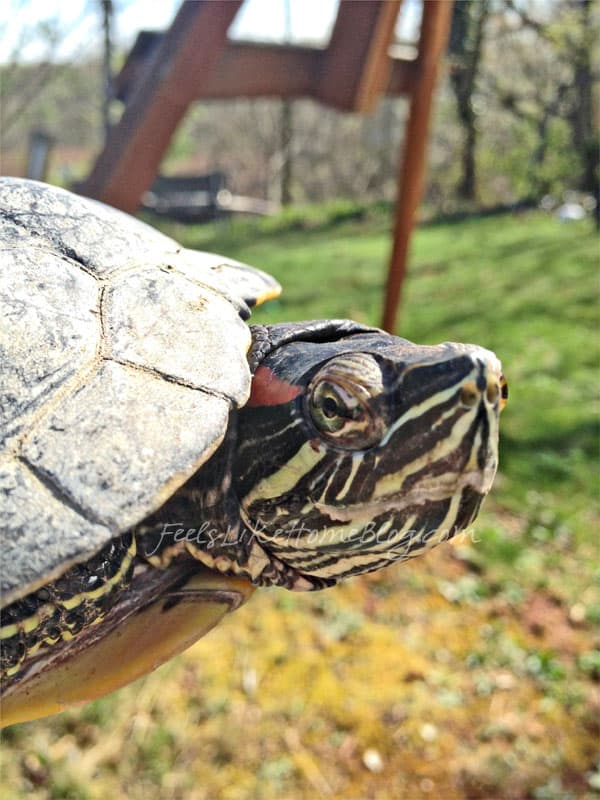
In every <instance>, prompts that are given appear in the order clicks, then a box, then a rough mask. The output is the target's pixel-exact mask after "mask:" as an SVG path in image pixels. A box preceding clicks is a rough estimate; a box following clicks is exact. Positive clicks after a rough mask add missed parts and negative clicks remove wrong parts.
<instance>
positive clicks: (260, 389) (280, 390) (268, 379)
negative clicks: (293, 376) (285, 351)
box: [247, 366, 302, 406]
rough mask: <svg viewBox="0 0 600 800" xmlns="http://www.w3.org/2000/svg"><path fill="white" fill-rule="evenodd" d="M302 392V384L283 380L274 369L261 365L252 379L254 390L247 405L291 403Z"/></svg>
mask: <svg viewBox="0 0 600 800" xmlns="http://www.w3.org/2000/svg"><path fill="white" fill-rule="evenodd" d="M301 393H302V387H301V386H295V385H294V384H293V383H287V382H286V381H282V380H281V379H280V378H278V377H277V375H275V373H274V372H273V370H271V369H269V368H268V367H263V366H260V367H259V368H258V369H257V370H256V373H255V374H254V378H253V379H252V391H251V393H250V399H249V400H248V403H247V405H249V406H278V405H281V404H282V403H289V402H290V400H293V399H294V397H298V395H299V394H301Z"/></svg>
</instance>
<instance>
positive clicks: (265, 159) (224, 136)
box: [0, 0, 600, 800]
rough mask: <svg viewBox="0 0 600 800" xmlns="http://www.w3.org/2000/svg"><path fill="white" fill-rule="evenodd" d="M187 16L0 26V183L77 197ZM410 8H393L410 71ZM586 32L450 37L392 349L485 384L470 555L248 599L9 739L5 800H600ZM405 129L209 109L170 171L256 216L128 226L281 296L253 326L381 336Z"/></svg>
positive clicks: (85, 14) (593, 162) (530, 9)
mask: <svg viewBox="0 0 600 800" xmlns="http://www.w3.org/2000/svg"><path fill="white" fill-rule="evenodd" d="M178 5H179V3H178V2H176V0H165V2H162V3H160V4H158V3H152V4H149V3H147V2H142V0H115V2H113V3H106V2H104V3H103V2H92V0H70V2H58V1H54V2H53V1H52V0H44V2H41V0H28V2H18V0H7V1H6V2H5V3H4V5H3V15H2V23H1V28H0V59H1V65H0V76H1V86H2V104H1V112H2V114H1V121H0V133H1V143H0V146H1V152H0V158H1V161H0V169H1V171H2V173H3V174H10V175H24V174H26V172H27V169H28V167H29V168H30V169H31V168H32V166H36V164H32V155H33V156H34V157H36V158H37V159H38V164H37V166H38V167H39V168H40V169H42V171H44V172H45V177H46V178H47V180H49V181H50V182H53V183H58V184H61V185H65V186H68V185H71V184H72V183H73V182H74V181H77V180H79V179H82V178H83V177H85V176H86V175H87V174H88V173H89V171H90V169H91V167H92V164H93V163H94V159H95V157H96V155H97V153H98V151H99V149H100V148H101V147H102V145H103V142H104V137H105V130H106V126H107V125H110V124H113V123H115V122H116V121H117V120H118V118H119V116H120V113H121V111H122V108H123V105H122V102H121V101H120V100H119V99H118V98H117V94H118V88H119V84H118V80H116V79H115V76H117V75H118V74H119V70H120V67H121V66H122V65H123V64H124V63H125V61H126V58H127V55H128V53H129V52H130V50H131V47H132V45H133V43H134V41H135V39H136V37H137V34H138V33H139V31H140V30H141V29H156V30H164V29H166V28H168V26H169V25H170V23H171V21H172V19H173V16H174V15H175V13H176V11H177V8H178ZM336 10H337V3H336V2H335V0H319V2H313V1H312V0H305V2H301V0H288V2H284V0H247V2H246V3H245V4H244V6H243V9H242V11H240V13H239V14H238V16H237V17H236V20H235V22H234V25H233V27H232V29H231V30H230V37H232V38H236V37H238V38H240V39H244V40H248V39H257V40H260V41H274V42H289V43H293V44H298V45H301V44H309V45H311V46H315V45H323V44H325V43H326V42H327V40H328V38H329V36H330V34H331V29H332V26H333V23H334V19H335V15H336ZM421 10H422V7H421V3H420V2H419V0H405V3H404V6H403V10H402V13H401V16H400V19H399V23H398V26H397V29H396V33H395V37H396V43H395V47H396V48H399V51H401V52H403V53H407V54H410V52H411V48H413V49H414V47H415V41H416V38H417V36H418V31H419V25H420V18H421ZM599 14H600V12H599V6H598V4H597V3H593V2H591V0H475V2H470V1H469V2H467V1H462V2H458V3H456V4H455V6H454V10H453V16H452V27H451V33H450V41H449V48H448V52H447V54H446V57H445V62H444V66H443V72H442V77H441V80H440V84H439V87H438V91H437V95H436V100H435V112H434V117H433V122H432V129H431V137H430V145H429V161H428V170H427V178H426V186H425V194H424V201H423V204H422V207H421V210H420V223H421V224H420V225H419V227H418V230H417V231H416V233H415V235H414V237H413V240H412V248H411V258H410V267H409V275H408V279H407V283H406V287H405V290H404V300H403V306H402V310H401V317H400V320H399V323H398V328H397V332H398V333H400V334H401V335H403V336H405V337H406V338H409V339H412V340H415V341H419V342H422V343H435V342H438V341H443V340H454V341H474V342H477V343H479V344H482V345H484V346H486V347H489V348H491V349H493V350H495V351H496V352H497V354H498V355H499V356H500V358H501V359H502V361H503V364H504V368H505V374H506V376H507V379H508V383H509V388H510V399H509V404H508V406H507V408H506V410H505V412H504V413H503V415H502V420H501V423H502V424H501V428H502V436H501V464H500V471H499V474H498V478H497V481H496V484H495V487H494V489H493V491H492V494H491V496H490V498H489V499H488V500H487V502H486V505H485V508H484V511H483V512H482V514H481V515H480V518H479V520H478V521H477V523H476V525H475V527H474V530H473V531H470V532H469V535H468V536H464V537H459V538H458V540H457V541H455V542H453V543H450V544H448V545H446V546H443V547H441V548H438V549H437V550H436V551H435V552H433V553H431V554H430V555H428V556H427V557H426V558H425V559H423V560H420V561H416V562H414V563H409V564H404V565H397V566H394V567H391V568H389V569H387V570H386V571H384V572H382V573H378V574H375V575H372V576H365V577H363V578H360V579H355V580H353V581H349V582H348V583H347V584H345V585H344V586H342V587H338V588H335V589H333V590H330V591H326V592H323V593H316V594H314V595H310V596H308V595H295V594H294V595H292V594H291V593H288V592H286V591H285V590H261V591H260V592H257V593H256V594H255V596H254V597H253V598H252V600H251V601H250V603H249V604H248V605H247V606H246V607H244V608H242V609H241V610H240V611H238V612H236V614H235V615H233V616H232V617H231V618H230V619H228V620H227V621H226V622H224V623H223V624H222V625H221V626H220V627H219V628H218V629H217V630H215V631H213V632H212V633H211V634H209V636H208V637H206V639H204V640H203V641H201V642H199V643H198V644H197V645H195V646H194V647H193V648H191V649H190V650H189V651H188V652H186V653H185V654H183V655H182V656H180V657H179V658H177V659H175V660H173V661H172V662H170V663H169V664H167V665H165V666H164V667H162V668H161V669H159V670H158V671H157V672H156V673H154V674H153V675H151V676H149V677H147V678H146V679H144V680H142V681H139V682H138V683H136V684H135V685H133V686H132V687H128V688H126V689H123V690H121V691H120V692H117V693H115V694H113V695H111V696H110V697H108V698H105V699H103V700H100V701H97V702H96V703H93V704H91V705H89V706H87V707H85V708H83V709H81V710H79V711H72V712H67V713H64V714H62V715H59V716H57V717H54V718H51V719H49V720H42V721H38V722H33V723H28V724H25V725H19V726H15V727H13V728H11V729H8V730H7V731H5V732H4V733H3V744H2V748H1V750H0V765H1V778H2V786H3V798H23V797H26V796H27V797H34V798H46V797H50V798H90V799H92V798H108V797H113V798H114V797H123V796H127V797H132V798H138V797H139V798H149V797H152V798H153V797H156V798H158V797H168V798H182V799H187V798H192V799H193V800H205V798H206V799H208V798H219V799H220V798H226V799H227V800H229V799H230V798H231V800H238V799H239V800H242V799H244V798H289V799H290V800H295V798H309V797H310V798H313V797H333V798H357V799H358V798H360V799H361V800H362V799H363V798H376V799H377V800H387V798H406V799H407V800H413V798H414V799H415V800H416V799H417V798H443V800H446V799H448V800H451V799H453V798H457V800H458V798H474V799H475V798H482V800H484V799H485V800H488V799H490V798H492V799H495V798H498V800H505V798H506V799H508V800H512V799H513V798H514V800H569V799H570V798H592V797H594V796H598V793H599V792H600V753H599V748H598V742H599V735H600V693H599V685H598V684H599V681H600V650H599V645H600V630H599V623H600V559H599V552H598V530H599V529H600V528H599V522H600V508H599V503H598V432H599V430H598V406H599V403H598V388H599V385H598V363H599V351H600V336H599V327H598V323H599V318H598V275H599V272H598V266H599V248H598V236H597V233H596V232H595V231H596V218H597V192H598V108H599V81H600V67H599V63H598V49H599V42H600V36H599V35H598V33H599V24H600V20H599ZM409 57H410V56H409ZM109 78H110V80H109ZM406 117H407V104H406V101H405V100H403V99H398V98H386V99H384V100H382V101H381V102H380V103H379V105H378V106H377V108H376V110H375V112H374V113H373V114H371V115H369V116H364V115H361V116H359V115H355V114H348V113H341V112H337V111H334V110H331V109H327V108H324V107H323V106H320V105H317V104H316V103H314V102H313V101H310V100H298V101H294V102H292V103H285V102H282V101H277V100H235V101H203V102H202V103H197V104H195V105H193V106H192V107H191V108H190V110H189V112H188V114H187V115H186V117H185V120H184V121H183V123H182V125H181V126H180V127H179V129H178V131H177V135H176V136H175V138H174V139H173V141H172V142H171V146H170V148H169V151H168V153H167V155H166V157H165V159H164V160H163V163H162V164H161V174H163V175H167V176H169V175H170V176H175V175H178V174H186V175H190V174H195V175H202V174H206V173H213V172H219V173H223V174H224V175H226V186H227V191H228V192H230V194H232V195H234V196H239V197H245V198H252V199H253V200H254V201H256V202H257V203H259V202H260V203H263V205H262V206H261V205H259V206H258V208H259V210H260V213H253V215H252V216H248V215H245V214H229V213H227V214H223V215H219V214H217V215H216V216H217V217H218V218H217V219H216V220H212V221H209V222H207V223H204V224H200V220H199V219H198V220H194V219H192V220H191V221H190V220H188V221H187V222H186V224H183V223H182V222H181V221H176V220H172V219H168V218H166V217H162V216H157V215H156V214H155V213H154V214H152V212H151V210H150V207H151V203H146V205H147V206H148V207H147V209H146V210H145V211H144V212H143V215H144V218H145V219H147V220H148V221H150V222H151V223H152V224H154V225H158V226H159V227H161V229H162V230H164V231H165V232H167V233H168V234H169V235H172V236H174V237H175V238H176V239H178V240H180V241H181V242H182V243H183V244H185V245H186V246H188V247H195V248H199V249H204V250H214V251H217V252H224V253H226V254H227V255H229V256H232V257H234V258H238V259H240V260H242V261H246V262H248V263H250V264H254V265H256V266H258V267H261V268H263V269H266V270H267V271H269V272H271V273H273V274H274V275H275V276H276V277H277V278H278V279H279V280H280V281H281V283H282V284H283V285H284V288H285V291H284V294H283V296H282V298H281V299H279V300H277V301H274V302H272V303H270V304H268V305H267V306H266V307H264V308H263V309H261V310H260V311H259V312H258V313H257V315H256V318H257V319H258V320H260V321H266V322H275V321H280V320H299V319H306V318H312V317H346V316H348V317H353V318H356V319H358V320H360V321H364V322H368V323H374V324H377V323H378V322H379V320H380V317H381V308H382V302H383V292H384V284H385V265H386V262H387V259H388V256H389V248H390V229H391V224H392V209H393V199H394V195H395V191H396V181H397V179H396V173H397V158H398V151H399V147H400V142H401V141H402V138H403V133H404V126H405V122H406ZM32 136H34V137H37V140H36V139H35V138H34V139H32ZM36 141H37V142H38V144H35V142H36ZM32 142H33V145H32ZM40 142H41V144H39V143H40ZM36 154H37V156H36ZM33 160H34V161H35V158H34V159H33ZM155 210H156V209H155ZM253 210H254V211H255V212H256V208H253Z"/></svg>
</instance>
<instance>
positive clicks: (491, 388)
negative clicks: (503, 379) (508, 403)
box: [485, 379, 500, 406]
mask: <svg viewBox="0 0 600 800" xmlns="http://www.w3.org/2000/svg"><path fill="white" fill-rule="evenodd" d="M485 396H486V397H487V401H488V403H489V404H490V405H492V406H493V405H496V403H497V402H498V398H499V397H500V386H499V385H498V381H496V380H493V379H492V380H489V381H488V385H487V389H486V392H485Z"/></svg>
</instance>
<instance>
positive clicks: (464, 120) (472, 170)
mask: <svg viewBox="0 0 600 800" xmlns="http://www.w3.org/2000/svg"><path fill="white" fill-rule="evenodd" d="M488 13H489V0H462V1H461V2H458V3H455V4H454V9H453V15H452V30H451V33H450V55H451V57H452V67H451V70H450V82H451V85H452V89H453V91H454V96H455V98H456V105H457V112H458V118H459V120H460V124H461V126H462V129H463V147H462V156H461V163H462V175H461V178H460V181H459V185H458V194H459V195H460V197H461V198H462V199H463V200H469V201H474V200H475V199H476V196H477V171H476V161H475V155H476V148H477V115H476V113H475V109H474V106H473V95H474V93H475V89H476V85H477V76H478V73H479V65H480V63H481V57H482V54H483V44H484V33H485V22H486V19H487V17H488Z"/></svg>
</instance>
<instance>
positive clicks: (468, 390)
mask: <svg viewBox="0 0 600 800" xmlns="http://www.w3.org/2000/svg"><path fill="white" fill-rule="evenodd" d="M478 400H479V390H478V389H477V386H476V385H475V384H474V383H473V382H471V381H469V383H465V385H464V386H463V387H462V389H461V390H460V402H461V403H462V404H463V406H467V407H468V408H472V407H473V406H474V405H475V404H476V403H477V401H478Z"/></svg>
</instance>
